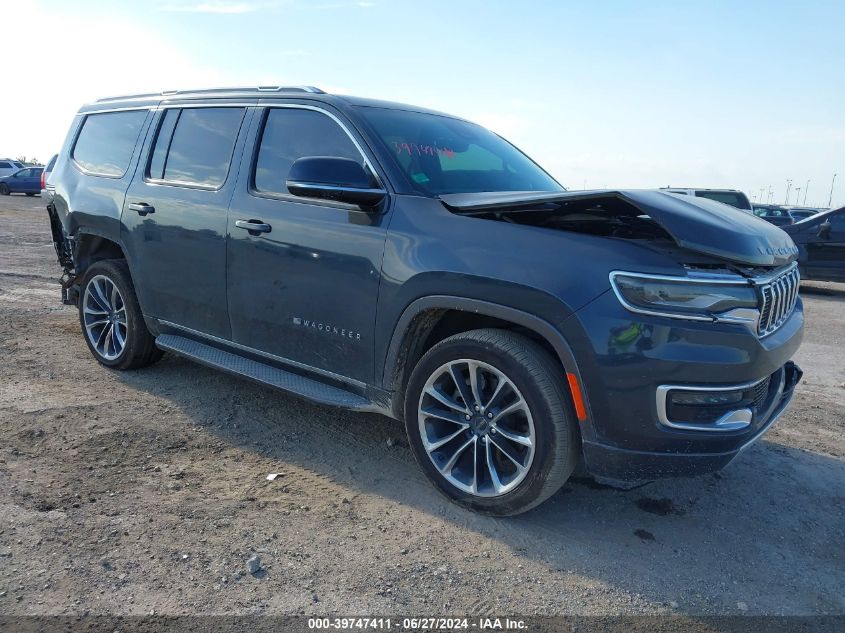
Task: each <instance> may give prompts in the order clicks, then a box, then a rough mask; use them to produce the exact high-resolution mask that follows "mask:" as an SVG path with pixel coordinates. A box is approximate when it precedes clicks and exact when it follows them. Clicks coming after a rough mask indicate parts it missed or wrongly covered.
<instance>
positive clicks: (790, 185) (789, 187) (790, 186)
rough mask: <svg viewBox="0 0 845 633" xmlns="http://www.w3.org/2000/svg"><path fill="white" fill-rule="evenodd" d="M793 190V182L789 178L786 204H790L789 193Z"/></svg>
mask: <svg viewBox="0 0 845 633" xmlns="http://www.w3.org/2000/svg"><path fill="white" fill-rule="evenodd" d="M791 189H792V181H791V180H790V179H789V178H787V179H786V199H785V200H784V201H783V203H784V204H789V192H790V190H791Z"/></svg>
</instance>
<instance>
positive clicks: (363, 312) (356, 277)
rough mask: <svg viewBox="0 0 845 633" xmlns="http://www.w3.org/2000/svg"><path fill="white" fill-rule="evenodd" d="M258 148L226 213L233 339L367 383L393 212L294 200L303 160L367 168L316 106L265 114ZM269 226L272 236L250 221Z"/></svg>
mask: <svg viewBox="0 0 845 633" xmlns="http://www.w3.org/2000/svg"><path fill="white" fill-rule="evenodd" d="M253 128H254V130H253V131H252V132H251V133H250V138H251V139H252V138H255V139H256V140H255V147H254V148H252V151H250V150H249V149H247V151H245V152H244V161H243V163H244V167H242V168H241V174H240V178H239V180H240V182H239V185H238V188H237V191H236V193H235V197H234V199H233V200H232V204H231V206H230V209H229V225H228V231H229V243H228V291H229V316H230V320H231V324H232V340H233V341H235V342H236V343H239V344H241V345H244V346H247V347H249V348H253V349H256V350H259V351H261V352H264V353H269V354H272V355H274V356H277V357H281V358H282V359H285V360H288V361H293V362H294V363H299V364H304V365H306V366H308V367H311V368H317V369H319V370H323V371H326V372H331V373H334V374H339V375H342V376H345V377H348V378H353V379H356V380H359V381H362V382H372V378H373V332H374V324H375V315H376V302H377V299H378V288H379V277H380V274H381V261H382V254H383V252H384V243H385V235H386V224H387V215H386V214H380V213H367V212H364V211H361V210H360V209H358V208H357V207H355V206H352V205H348V204H343V203H337V202H330V201H326V200H317V199H307V198H300V197H295V196H293V195H291V194H290V192H289V191H288V189H287V187H286V186H285V181H286V179H287V175H288V171H289V170H290V167H291V165H292V164H293V162H294V161H295V160H296V159H298V158H301V157H303V156H340V157H344V158H351V159H354V160H358V161H361V162H362V163H366V164H369V163H368V162H367V160H366V159H365V158H364V154H363V153H362V150H361V145H360V144H358V142H357V141H355V140H353V139H354V137H353V136H352V135H351V133H350V132H349V131H348V130H347V128H346V127H345V126H344V125H343V124H342V123H341V122H340V120H339V119H338V118H336V117H335V115H333V114H330V113H328V112H327V111H325V110H322V109H317V108H315V107H312V106H301V105H293V104H290V105H289V106H285V107H268V108H262V109H259V111H258V112H257V113H256V116H255V117H254V118H253ZM250 222H253V223H256V222H258V223H261V224H265V225H267V226H266V227H264V228H266V229H269V230H268V231H267V232H258V231H252V230H249V226H248V223H250Z"/></svg>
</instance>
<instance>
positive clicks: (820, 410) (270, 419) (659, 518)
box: [0, 196, 845, 615]
mask: <svg viewBox="0 0 845 633" xmlns="http://www.w3.org/2000/svg"><path fill="white" fill-rule="evenodd" d="M57 277H58V267H57V265H56V263H55V258H54V253H53V250H52V245H51V244H50V239H49V231H48V226H47V217H46V212H45V211H44V210H43V206H42V203H41V201H40V199H38V198H25V197H23V196H11V197H4V198H0V614H5V615H17V614H20V615H22V614H85V613H89V614H149V613H150V612H152V611H155V612H156V613H157V614H221V613H234V614H265V613H268V614H270V613H272V614H299V613H304V614H328V613H344V614H350V613H351V614H359V615H366V614H381V615H391V614H405V615H408V614H414V615H455V614H474V615H484V614H489V613H496V614H521V615H531V614H543V615H552V614H639V613H646V614H663V613H677V614H690V615H694V614H795V615H797V614H843V613H845V591H843V588H845V547H844V546H843V543H845V439H843V431H845V356H843V349H844V348H845V309H843V308H845V285H836V284H824V283H805V284H804V285H803V286H802V295H803V296H804V301H805V304H806V313H807V328H806V334H805V342H804V345H803V347H802V348H801V350H800V352H799V354H798V357H797V359H796V360H797V361H798V362H799V364H801V365H802V366H803V369H804V370H805V380H804V382H802V383H801V385H800V386H799V387H798V392H797V396H796V399H795V402H794V404H793V406H792V408H791V409H790V411H789V412H788V413H787V414H786V415H785V416H784V417H783V418H782V419H781V420H780V422H778V424H777V425H776V427H775V428H774V429H773V430H772V431H771V432H770V433H769V434H768V435H767V436H766V437H765V439H764V440H762V441H760V442H758V443H757V444H755V445H754V446H753V447H752V448H750V449H749V450H748V451H746V453H745V454H743V455H742V457H741V458H740V459H739V460H737V461H736V462H735V463H734V464H732V465H731V466H730V467H728V468H727V469H726V470H725V471H723V472H721V473H717V474H714V475H710V476H705V477H699V478H694V479H678V480H668V481H660V482H656V483H651V484H648V485H646V486H644V487H641V488H638V489H635V490H630V491H619V490H615V489H609V488H606V487H602V486H599V485H598V484H595V483H592V482H590V481H579V482H570V483H568V484H567V485H566V486H565V487H564V488H563V489H562V490H561V491H560V492H559V493H558V494H557V495H555V496H554V497H553V498H552V499H550V500H549V501H548V502H547V503H545V504H544V505H542V506H541V507H539V508H537V509H536V510H534V511H532V512H530V513H528V514H525V515H522V516H519V517H516V518H512V519H506V520H500V519H491V518H485V517H481V516H477V515H474V514H471V513H469V512H465V511H463V510H461V509H459V508H457V507H456V506H454V505H452V504H450V503H449V502H447V501H446V500H444V499H443V498H442V497H440V496H439V495H438V494H437V493H436V492H435V491H434V489H433V488H432V487H431V486H430V485H429V484H428V483H427V482H426V480H425V479H424V478H423V476H422V475H421V473H420V472H419V471H418V470H417V467H416V465H415V464H414V461H413V459H412V456H411V453H410V451H409V449H408V447H407V442H406V441H405V440H404V438H403V437H402V435H403V430H402V428H401V426H400V425H399V424H398V423H395V422H392V421H390V420H388V419H386V418H382V417H379V416H376V415H364V414H351V413H347V412H343V411H337V410H333V409H328V408H322V407H318V406H314V405H311V404H308V403H306V402H303V401H300V400H298V399H296V398H293V397H288V396H286V395H285V394H282V393H278V392H275V391H272V390H270V389H266V388H262V387H259V386H256V385H253V384H251V383H249V382H245V381H242V380H239V379H236V378H233V377H230V376H227V375H225V374H222V373H219V372H216V371H212V370H210V369H206V368H204V367H201V366H199V365H196V364H193V363H191V362H188V361H186V360H181V359H179V358H175V357H172V356H166V357H165V359H164V360H163V361H162V362H160V363H158V364H157V365H155V366H153V367H150V368H147V369H144V370H140V371H135V372H127V373H120V372H114V371H110V370H107V369H104V368H103V367H101V366H100V365H98V364H97V363H96V362H95V361H94V359H93V358H92V357H91V355H90V353H89V352H88V349H87V348H86V346H85V343H84V341H83V338H82V335H81V333H80V328H79V323H78V320H77V315H76V312H75V310H74V309H73V308H70V307H67V306H62V305H61V304H60V302H59V287H58V285H57V282H56V279H57ZM269 473H279V477H278V478H276V479H275V480H274V481H267V479H266V477H267V475H268V474H269ZM254 554H258V555H259V556H260V558H261V561H262V565H263V567H262V570H261V571H260V572H259V573H257V574H255V575H252V574H249V573H247V571H246V561H247V559H249V558H250V557H251V556H253V555H254Z"/></svg>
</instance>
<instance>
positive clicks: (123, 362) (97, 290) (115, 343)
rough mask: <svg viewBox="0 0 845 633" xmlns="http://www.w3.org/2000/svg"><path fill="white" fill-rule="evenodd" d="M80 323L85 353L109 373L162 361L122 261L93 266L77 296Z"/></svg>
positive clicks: (124, 263)
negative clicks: (86, 351) (86, 345)
mask: <svg viewBox="0 0 845 633" xmlns="http://www.w3.org/2000/svg"><path fill="white" fill-rule="evenodd" d="M79 323H80V325H81V326H82V334H83V336H84V337H85V342H86V343H87V344H88V349H90V350H91V353H92V354H93V355H94V358H96V359H97V361H98V362H99V363H100V364H102V365H105V366H106V367H111V368H112V369H138V368H140V367H146V366H147V365H150V364H152V363H154V362H156V361H157V360H158V359H160V358H161V357H162V354H163V352H162V351H161V350H160V349H158V348H157V347H156V346H155V337H153V335H152V334H150V331H149V330H148V329H147V326H146V324H145V323H144V317H143V314H142V313H141V307H140V306H139V305H138V298H137V297H136V296H135V287H134V286H133V285H132V278H131V277H130V275H129V267H128V266H127V265H126V262H125V261H123V260H122V259H110V260H104V261H99V262H96V263H94V264H92V265H91V266H90V267H89V268H88V270H87V271H86V272H85V276H84V277H83V280H82V285H81V288H80V293H79Z"/></svg>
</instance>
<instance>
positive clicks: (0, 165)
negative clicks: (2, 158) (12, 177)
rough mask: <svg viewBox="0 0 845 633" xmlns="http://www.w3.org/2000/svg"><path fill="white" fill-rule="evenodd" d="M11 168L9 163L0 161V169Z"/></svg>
mask: <svg viewBox="0 0 845 633" xmlns="http://www.w3.org/2000/svg"><path fill="white" fill-rule="evenodd" d="M11 168H12V164H11V163H4V162H0V169H11Z"/></svg>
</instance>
